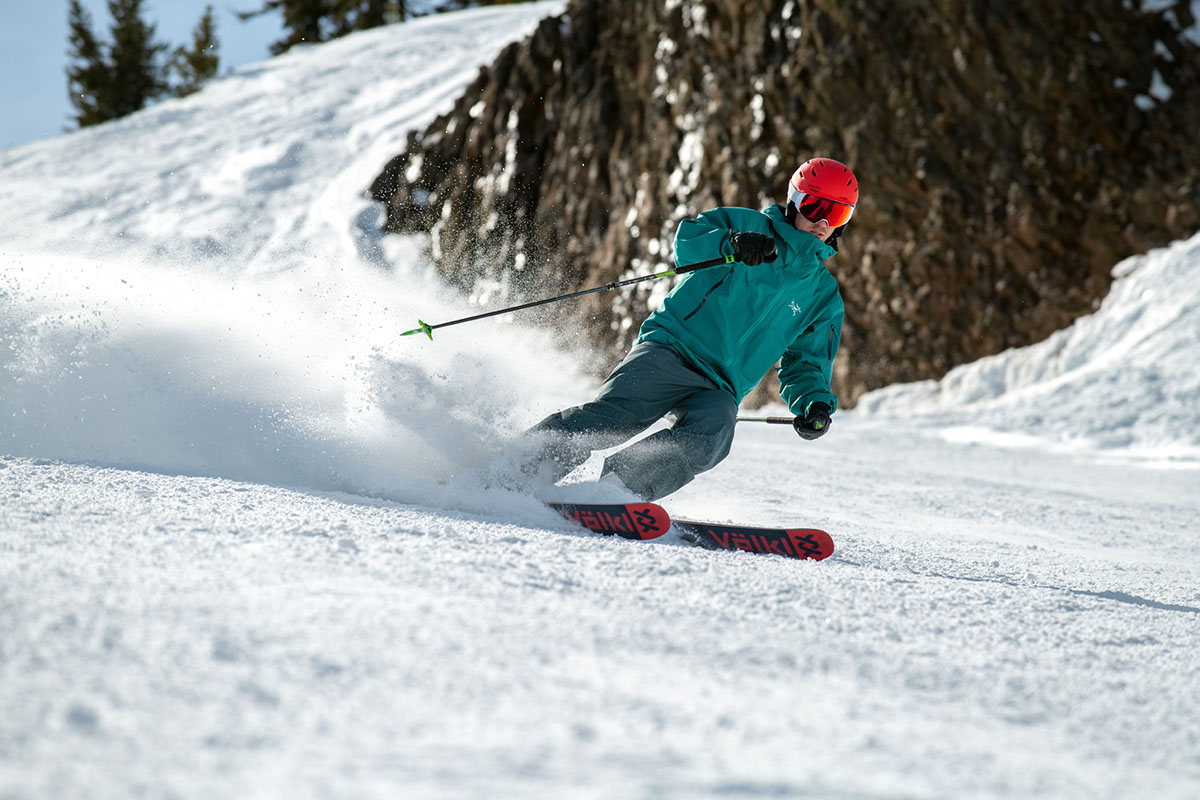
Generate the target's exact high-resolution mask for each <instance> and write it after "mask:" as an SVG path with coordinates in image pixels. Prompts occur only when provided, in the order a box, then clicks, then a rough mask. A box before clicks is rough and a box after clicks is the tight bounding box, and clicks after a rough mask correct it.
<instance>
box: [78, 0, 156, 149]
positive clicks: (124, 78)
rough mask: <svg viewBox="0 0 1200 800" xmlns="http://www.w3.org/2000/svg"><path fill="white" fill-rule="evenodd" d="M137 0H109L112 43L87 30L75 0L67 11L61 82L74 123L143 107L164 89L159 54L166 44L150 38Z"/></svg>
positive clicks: (88, 25)
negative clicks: (67, 59) (64, 73)
mask: <svg viewBox="0 0 1200 800" xmlns="http://www.w3.org/2000/svg"><path fill="white" fill-rule="evenodd" d="M142 2H143V0H109V3H108V11H109V14H111V15H112V18H113V22H112V28H111V33H112V44H111V45H108V46H107V47H106V46H105V45H104V44H102V43H101V42H100V41H99V40H97V38H96V35H95V33H94V32H93V31H92V22H91V16H90V15H89V14H88V13H87V10H86V9H84V8H83V6H82V5H80V3H79V0H70V6H69V11H68V27H69V29H70V33H69V38H68V41H69V43H70V50H69V51H68V55H69V56H70V58H71V59H72V62H73V63H71V64H69V65H68V66H67V85H68V88H69V91H70V93H71V103H72V105H74V106H75V108H76V109H78V112H79V113H77V114H76V115H75V120H76V122H78V123H79V125H80V127H85V126H87V125H95V124H97V123H100V122H106V121H108V120H110V119H116V118H118V117H123V116H125V115H126V114H132V113H133V112H134V111H137V110H139V109H141V108H144V107H145V106H146V104H147V103H149V102H150V101H151V100H153V99H155V98H157V97H161V96H162V95H163V94H165V93H166V92H167V91H168V88H169V87H168V85H167V81H166V72H165V69H164V67H163V66H162V55H163V52H164V51H165V50H166V47H167V46H166V45H165V44H162V43H160V42H158V41H156V40H155V38H154V26H153V25H151V24H148V23H146V22H145V20H143V19H142Z"/></svg>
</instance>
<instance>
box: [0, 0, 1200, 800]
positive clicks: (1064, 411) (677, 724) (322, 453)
mask: <svg viewBox="0 0 1200 800" xmlns="http://www.w3.org/2000/svg"><path fill="white" fill-rule="evenodd" d="M559 9H561V5H560V4H556V3H549V4H537V5H532V6H526V5H506V6H502V7H494V8H490V9H486V10H476V11H471V12H466V13H461V14H451V15H443V16H438V17H433V18H427V19H421V20H417V21H415V22H412V23H408V24H404V25H397V26H392V27H389V28H385V29H382V30H378V31H370V32H366V33H363V34H357V35H354V36H351V37H347V38H346V39H344V40H339V41H337V42H333V43H330V44H327V45H322V46H319V47H311V48H299V49H297V50H296V51H295V52H293V53H289V54H288V55H287V56H284V57H282V58H279V59H272V60H271V61H268V62H264V63H263V64H261V65H256V66H252V67H249V68H247V69H244V70H241V71H239V72H238V74H237V75H235V76H234V77H232V78H230V79H226V80H221V81H218V82H216V83H214V84H213V85H212V86H210V87H208V88H206V89H205V90H204V91H202V92H201V93H200V94H199V95H196V96H194V97H192V98H188V99H186V100H183V101H169V102H166V103H163V104H162V105H160V106H156V107H155V108H153V109H150V110H148V111H146V112H144V113H141V114H137V115H134V116H132V117H130V118H128V119H125V120H121V121H118V122H116V123H113V124H111V125H105V126H101V127H99V128H96V129H93V130H89V131H83V132H79V133H75V134H71V135H69V136H65V137H61V138H57V139H52V140H49V141H46V142H41V143H35V144H32V145H28V146H25V147H21V148H16V149H13V150H8V151H3V152H0V797H2V798H4V800H10V799H12V800H26V798H30V799H32V798H37V799H38V800H45V799H46V798H51V799H53V798H77V797H89V798H93V797H94V798H126V797H131V796H149V797H188V798H210V797H211V798H225V797H243V796H248V797H258V798H288V800H292V799H293V798H300V799H301V800H304V799H306V798H344V797H355V798H381V800H382V798H395V797H404V798H406V800H408V799H410V798H416V799H417V800H420V799H421V798H431V799H436V800H446V798H451V799H452V800H453V799H454V798H480V797H514V798H516V797H538V798H542V797H553V798H608V797H655V798H679V800H694V799H695V798H721V799H722V800H728V799H729V798H739V797H746V798H761V797H763V796H774V797H789V798H792V797H796V798H899V797H904V798H909V797H911V798H947V800H951V799H953V800H958V798H962V797H973V798H1013V797H1021V798H1053V799H1054V800H1062V799H1063V798H1068V799H1070V798H1080V799H1081V800H1083V799H1084V798H1086V800H1096V798H1112V799H1113V800H1117V799H1118V798H1119V799H1120V800H1124V798H1128V797H1138V796H1146V797H1154V798H1167V799H1168V800H1174V799H1176V798H1178V799H1179V800H1183V799H1184V798H1189V799H1190V798H1194V797H1196V796H1198V795H1200V761H1198V760H1197V753H1198V752H1200V740H1198V739H1197V732H1196V726H1195V725H1194V724H1192V717H1194V709H1195V708H1197V707H1200V694H1198V693H1200V663H1198V662H1197V659H1196V658H1195V655H1194V653H1195V645H1196V633H1197V630H1198V627H1197V626H1198V624H1200V592H1198V591H1197V586H1200V547H1198V545H1197V537H1196V530H1197V529H1198V528H1200V492H1197V491H1196V486H1197V483H1196V475H1197V473H1196V471H1195V470H1194V469H1172V470H1163V469H1157V468H1149V467H1148V466H1147V465H1146V464H1145V463H1143V461H1142V460H1140V458H1133V459H1130V458H1125V459H1123V460H1122V463H1120V464H1115V465H1114V464H1111V463H1107V462H1106V460H1104V459H1097V458H1095V457H1094V453H1095V451H1096V449H1097V448H1103V450H1102V452H1104V453H1113V454H1130V453H1142V452H1143V451H1144V450H1149V449H1150V448H1158V449H1157V450H1155V452H1156V453H1158V455H1159V456H1160V457H1163V458H1171V459H1172V461H1171V463H1172V464H1176V465H1180V466H1188V465H1189V464H1191V463H1192V462H1190V461H1188V458H1189V456H1187V452H1186V448H1189V447H1192V446H1193V445H1194V444H1195V431H1196V426H1195V425H1194V424H1193V423H1189V422H1188V418H1187V404H1188V402H1192V403H1193V406H1192V407H1193V408H1194V407H1195V405H1194V398H1195V388H1194V387H1195V380H1196V378H1195V376H1196V374H1197V364H1198V363H1200V357H1198V356H1197V353H1196V349H1197V348H1196V340H1195V338H1194V337H1195V334H1196V322H1195V321H1196V318H1195V307H1196V297H1195V286H1194V284H1195V283H1196V281H1195V280H1194V275H1195V255H1196V254H1195V249H1196V244H1195V242H1194V240H1193V241H1192V242H1187V243H1179V244H1177V245H1174V246H1172V247H1171V248H1168V249H1166V250H1163V251H1157V252H1155V253H1152V254H1149V255H1148V256H1146V257H1145V258H1142V259H1135V260H1132V261H1130V262H1127V264H1125V265H1124V266H1123V267H1122V268H1121V272H1122V274H1123V275H1124V277H1122V278H1121V279H1120V280H1119V281H1118V283H1117V284H1116V286H1115V287H1114V291H1113V296H1112V297H1110V298H1109V300H1108V301H1106V303H1105V306H1104V308H1103V309H1101V311H1100V312H1098V313H1097V314H1095V315H1093V316H1092V317H1090V318H1088V319H1087V320H1081V321H1080V323H1079V324H1078V325H1077V326H1076V327H1075V328H1073V329H1072V330H1071V331H1066V332H1063V333H1062V334H1059V335H1058V336H1057V337H1056V338H1055V339H1053V340H1052V341H1051V342H1047V343H1043V344H1042V345H1039V346H1037V347H1035V348H1030V349H1027V350H1024V351H1018V352H1014V353H1009V354H1004V355H1002V356H999V357H997V359H994V360H990V361H989V362H986V363H981V364H979V365H973V366H970V367H965V368H963V371H961V372H958V373H955V376H954V377H952V378H951V379H948V380H947V381H946V382H945V383H944V384H943V385H942V386H934V385H925V386H917V387H897V388H895V389H891V390H887V391H885V392H883V393H881V394H879V395H875V396H872V397H871V398H869V400H868V403H867V406H868V407H869V408H871V409H872V410H871V411H869V412H868V413H857V412H856V413H850V414H839V415H837V419H836V420H835V424H834V426H833V428H832V430H831V432H830V434H829V435H828V436H826V437H824V438H823V439H821V440H819V441H817V442H813V443H804V442H800V441H799V440H798V439H797V438H796V437H795V436H794V435H792V434H791V432H790V431H789V430H786V429H781V427H782V426H779V427H776V426H766V425H759V426H755V425H747V426H746V427H745V428H744V429H740V430H739V431H738V434H737V438H736V441H735V442H734V446H733V451H732V453H731V455H730V457H729V458H728V459H727V460H726V461H725V462H724V463H722V464H721V465H720V466H719V467H718V468H717V469H714V470H713V471H711V472H709V473H706V474H705V475H702V476H700V478H699V479H698V480H696V481H695V482H694V483H692V484H691V485H689V486H687V487H685V488H684V489H683V490H681V491H680V492H678V493H676V494H675V495H673V496H671V497H669V498H666V499H665V500H664V505H665V506H666V507H667V509H668V510H669V511H671V512H674V513H677V514H678V515H679V516H687V517H694V518H701V519H703V518H710V519H713V520H717V521H721V520H724V521H731V522H747V523H751V522H756V523H761V524H773V525H793V526H794V525H803V526H816V527H822V528H825V529H827V530H829V531H830V532H831V533H832V535H833V537H834V540H835V542H836V545H837V551H836V552H835V553H834V555H833V556H832V557H831V558H829V559H828V560H826V561H823V562H820V563H813V562H796V561H790V560H785V559H781V558H772V557H753V556H748V555H746V554H733V553H713V552H708V551H704V550H700V549H697V548H693V547H687V546H684V545H683V544H682V543H681V542H679V541H678V540H677V539H673V538H672V537H671V536H667V537H664V539H663V540H659V541H658V542H656V543H636V542H630V541H626V540H610V539H605V538H602V537H598V536H593V535H590V534H588V533H586V532H584V531H582V530H580V529H578V528H575V527H573V526H571V525H570V524H568V523H567V522H566V521H565V520H562V519H561V518H559V517H557V516H555V515H554V514H553V513H552V512H550V511H548V510H547V509H545V508H544V507H543V506H542V505H541V504H539V503H538V502H536V501H535V500H533V499H532V498H530V497H527V496H523V495H519V494H514V493H510V492H505V491H502V490H500V489H496V488H491V487H490V486H489V485H488V481H487V480H486V478H487V473H486V470H482V471H481V470H480V465H482V464H487V463H489V461H490V460H491V459H493V458H494V457H495V455H496V454H497V453H498V452H502V451H503V448H504V444H505V442H506V440H508V439H509V438H510V437H511V436H512V434H513V433H514V432H515V431H517V430H519V429H520V428H521V427H523V426H525V425H528V424H530V423H532V422H534V421H536V419H538V418H539V416H541V415H542V414H544V413H546V412H547V411H549V410H552V409H554V408H558V407H562V406H564V405H566V404H568V403H572V402H577V401H579V400H582V399H584V398H585V397H586V396H587V395H588V394H589V393H590V392H591V391H592V390H593V389H594V384H593V382H592V381H591V380H590V379H588V378H585V377H583V376H581V375H579V374H578V372H577V371H576V370H575V369H574V366H573V362H572V359H570V358H569V357H568V356H566V355H564V354H562V353H560V352H559V351H558V350H556V349H555V348H554V346H553V345H554V341H552V339H551V337H550V336H548V335H545V334H543V333H541V332H539V331H536V330H533V329H531V328H527V327H524V326H522V325H520V324H517V323H515V322H514V321H512V320H506V319H494V320H489V321H486V322H483V323H477V324H474V325H463V326H460V327H454V328H450V329H447V330H445V331H440V332H438V334H437V335H436V337H435V341H434V342H432V343H431V342H428V341H426V340H424V339H421V338H418V337H409V338H407V339H399V338H398V336H397V334H398V333H399V332H401V331H404V330H406V329H409V328H411V327H413V326H414V325H415V323H416V319H417V317H418V316H420V317H422V318H424V319H426V320H427V321H430V322H438V321H443V320H446V319H451V318H454V317H457V316H461V315H464V314H468V313H472V312H473V311H476V310H478V309H474V308H472V307H471V306H469V305H468V304H467V303H466V302H465V301H464V299H463V298H462V297H461V296H460V295H459V294H457V293H456V292H453V291H450V290H448V289H446V288H445V287H444V286H442V285H441V284H440V283H439V282H438V281H437V280H436V279H435V278H434V277H433V270H432V269H431V265H429V264H428V263H426V262H424V260H423V259H422V258H421V256H420V252H421V248H420V245H421V242H420V241H419V240H416V239H395V240H393V239H388V240H381V239H380V238H379V237H378V236H377V235H375V233H374V229H375V227H376V221H377V215H378V209H376V208H375V207H374V206H372V205H371V204H370V203H368V202H367V201H366V200H365V199H364V198H363V197H362V191H363V190H364V189H365V187H366V185H367V183H368V182H369V180H370V179H371V177H373V175H374V174H375V173H376V171H377V170H378V169H379V167H380V166H382V163H383V161H384V160H386V159H387V158H389V157H391V156H392V155H393V154H394V153H395V152H397V151H398V150H399V149H400V148H401V147H402V146H403V140H404V138H405V136H406V135H407V133H408V132H409V131H410V130H415V129H419V127H420V126H421V125H424V124H427V123H428V121H429V120H430V119H432V118H433V115H434V114H436V113H437V112H438V111H439V110H440V108H439V107H440V106H442V105H443V104H445V103H448V102H449V101H450V98H452V97H453V96H454V94H455V93H456V92H458V91H460V90H461V89H462V87H465V86H466V85H467V84H468V83H469V81H470V80H471V79H472V78H473V77H474V75H475V72H476V70H477V68H478V66H479V64H481V63H483V62H486V61H487V60H489V59H490V58H491V57H492V56H493V55H494V54H495V53H496V52H497V51H498V50H499V48H500V47H502V46H503V45H504V44H506V43H507V42H508V41H512V40H514V39H517V38H519V37H521V36H523V35H524V34H525V33H526V32H527V31H529V30H530V29H531V27H532V26H533V25H534V24H535V22H536V20H537V19H538V18H539V17H541V16H543V15H545V14H549V13H556V12H557V11H558V10H559ZM1126 273H1128V274H1126ZM1155 370H1158V371H1157V372H1156V371H1155ZM1130 398H1133V399H1135V400H1137V399H1140V402H1137V403H1133V404H1131V403H1130V402H1129V400H1130ZM1059 406H1061V408H1060V407H1059ZM1131 406H1132V409H1133V410H1131V411H1130V416H1129V417H1128V419H1127V420H1126V419H1125V418H1124V417H1121V416H1120V415H1119V411H1120V409H1130V408H1131ZM893 412H894V413H895V414H897V415H903V416H900V417H896V416H890V414H892V413H893ZM913 413H920V414H922V415H923V417H922V419H921V423H922V424H920V425H914V424H911V414H913ZM1037 415H1043V416H1044V417H1045V419H1046V420H1047V421H1046V422H1045V424H1044V425H1041V427H1039V424H1040V423H1037V422H1036V421H1035V418H1036V416H1037ZM1077 416H1078V417H1080V418H1087V419H1091V420H1094V421H1095V425H1094V426H1093V427H1088V426H1087V425H1086V424H1084V423H1083V422H1081V421H1080V420H1079V419H1077ZM946 425H955V426H958V431H959V433H958V434H957V435H953V436H945V435H943V431H944V430H945V426H946ZM1189 425H1190V427H1189ZM1104 426H1107V427H1104ZM964 430H969V431H970V432H972V433H971V435H970V436H969V437H968V436H967V435H965V434H963V431H964ZM980 430H987V431H991V433H990V434H989V436H990V437H992V438H995V436H997V435H998V434H997V432H1004V431H1021V432H1028V431H1030V430H1033V431H1035V432H1036V433H1038V434H1039V436H1038V437H1026V439H1025V441H1024V445H1025V446H1024V447H1021V448H1011V447H995V446H993V444H994V443H993V442H992V441H991V440H990V439H989V438H988V436H983V435H977V432H978V431H980ZM1060 435H1061V436H1062V437H1063V438H1061V439H1058V440H1056V439H1055V438H1054V437H1056V436H1060ZM1085 435H1086V436H1088V437H1091V438H1089V442H1090V444H1089V445H1088V448H1087V449H1086V452H1084V451H1083V450H1081V448H1079V447H1076V446H1074V445H1075V443H1077V442H1078V441H1079V440H1082V438H1083V437H1084V436H1085ZM1055 441H1058V442H1059V445H1061V444H1063V443H1064V442H1068V441H1071V442H1072V446H1071V447H1067V446H1059V445H1056V444H1054V442H1055ZM570 490H571V489H570V488H568V489H566V490H564V491H570ZM576 490H579V491H582V487H576Z"/></svg>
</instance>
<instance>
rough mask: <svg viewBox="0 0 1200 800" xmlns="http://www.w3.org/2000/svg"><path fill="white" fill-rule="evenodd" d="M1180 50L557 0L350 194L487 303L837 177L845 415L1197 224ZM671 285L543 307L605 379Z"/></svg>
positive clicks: (985, 15)
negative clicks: (559, 319)
mask: <svg viewBox="0 0 1200 800" xmlns="http://www.w3.org/2000/svg"><path fill="white" fill-rule="evenodd" d="M1198 45H1200V21H1198V20H1197V19H1196V18H1195V17H1194V16H1193V12H1192V5H1191V4H1190V2H1178V3H1174V4H1170V3H1165V2H1142V3H1139V2H1130V1H1128V0H1127V2H1123V3H1122V2H1117V1H1116V0H1107V1H1106V2H1099V3H1097V2H1091V0H1067V1H1066V2H1062V3H1050V4H1046V3H1042V2H1038V1H1037V0H1011V2H1007V3H1002V4H997V3H980V2H971V0H934V1H933V2H928V1H927V2H922V3H909V2H892V1H891V0H574V1H573V2H572V3H571V4H570V6H569V7H568V10H567V13H566V14H565V15H563V16H562V17H560V18H554V19H547V20H545V21H543V22H542V24H541V25H540V27H539V28H538V29H537V31H536V32H535V33H534V34H533V35H532V36H531V37H530V38H529V39H528V40H526V41H524V42H522V43H519V44H515V45H513V46H511V47H509V48H508V49H506V50H505V51H504V52H503V54H502V55H501V56H500V57H499V59H498V60H497V61H496V62H495V63H494V64H492V65H491V66H490V67H489V68H486V69H484V70H482V72H481V74H480V75H479V77H478V79H477V80H476V81H475V82H474V84H473V85H472V86H471V87H470V88H469V90H468V91H467V92H466V93H465V94H464V96H463V97H462V99H461V100H460V101H459V102H458V103H457V105H456V106H455V108H454V109H453V110H452V111H451V112H450V113H449V114H447V115H445V116H443V117H441V118H439V119H438V120H437V121H436V122H435V123H434V124H433V125H431V126H430V127H429V128H428V129H427V130H425V131H423V132H420V133H418V134H414V135H413V136H412V137H411V139H410V141H409V144H408V147H407V150H406V151H405V152H404V153H402V154H399V155H398V156H397V157H396V158H395V159H394V160H393V161H392V162H391V163H390V164H389V165H388V166H387V168H386V170H385V172H384V173H383V174H381V175H380V176H379V178H378V179H377V180H376V182H375V184H374V185H373V187H372V192H373V195H374V196H375V197H376V198H377V199H379V200H381V201H382V202H384V203H385V204H386V207H387V222H386V224H387V229H388V230H389V231H394V232H412V231H430V232H432V234H433V237H432V248H433V254H434V256H435V258H436V260H437V263H438V265H439V269H440V270H441V271H442V272H443V274H444V275H445V277H446V278H447V279H448V280H450V281H451V282H452V283H454V284H457V285H459V286H461V287H463V288H464V289H465V290H467V291H469V292H471V293H472V294H473V295H474V296H475V297H476V298H477V299H478V300H479V301H480V302H481V303H486V304H489V305H490V304H493V303H499V302H502V301H509V302H515V301H517V300H520V299H524V298H526V297H529V296H538V295H542V294H546V293H549V292H559V291H569V290H572V289H576V288H582V287H585V286H589V285H599V284H603V283H606V282H608V281H611V280H614V279H617V278H620V277H628V276H631V275H635V274H641V273H646V272H651V271H655V270H657V269H662V268H666V266H668V265H669V264H670V258H671V242H672V237H673V235H674V231H675V226H676V224H677V222H678V220H680V219H681V218H684V217H688V216H692V215H694V214H696V213H698V212H699V211H702V210H704V209H707V208H711V207H713V206H716V205H742V206H749V207H763V206H765V205H767V204H769V203H772V202H779V201H780V200H781V198H782V197H783V194H784V191H785V186H786V182H787V179H788V177H789V176H790V174H791V172H792V170H794V169H795V167H796V165H797V164H798V163H799V162H800V161H802V160H803V159H804V158H806V157H808V156H809V155H810V154H822V155H828V156H831V157H834V158H838V159H841V160H843V161H846V162H847V163H849V164H850V165H851V166H852V167H853V168H854V170H855V172H856V174H857V175H858V178H859V182H860V185H861V186H862V188H863V197H862V200H861V202H860V206H859V208H858V210H857V212H856V214H855V217H854V220H853V222H852V224H851V226H850V228H849V230H848V233H847V235H846V237H845V238H844V239H843V242H842V250H841V253H840V254H839V255H838V256H836V257H835V258H834V259H832V260H831V261H830V262H829V263H828V266H829V267H830V269H831V270H832V271H833V272H834V274H835V275H836V276H837V277H838V279H839V281H840V282H841V284H842V293H843V297H844V299H845V301H846V310H847V324H846V330H845V335H844V338H843V345H842V351H841V355H840V356H839V359H838V363H837V373H836V387H835V388H836V389H837V390H838V391H839V392H840V393H841V394H842V397H843V401H844V402H846V403H847V404H849V403H852V402H853V400H854V398H856V397H857V396H858V395H860V394H861V393H862V392H863V391H865V390H867V389H870V388H874V387H877V386H881V385H884V384H888V383H892V382H895V381H905V380H913V379H918V378H926V377H936V376H939V375H941V374H942V373H944V372H945V371H946V370H947V369H949V368H950V367H952V366H954V365H955V364H958V363H961V362H964V361H968V360H973V359H976V358H979V357H981V356H984V355H988V354H991V353H995V352H998V351H1000V350H1002V349H1005V348H1008V347H1013V346H1020V345H1025V344H1029V343H1031V342H1034V341H1037V340H1040V339H1042V338H1044V337H1045V336H1047V335H1048V334H1050V333H1051V332H1053V331H1055V330H1057V329H1059V328H1062V327H1064V326H1065V325H1067V324H1069V323H1070V322H1071V321H1072V320H1074V319H1075V318H1076V317H1078V316H1079V315H1081V314H1084V313H1087V312H1089V311H1091V310H1092V309H1094V308H1095V307H1096V305H1097V303H1098V302H1099V300H1100V299H1101V298H1102V297H1103V296H1104V294H1105V293H1106V291H1107V288H1108V286H1109V283H1110V270H1111V268H1112V266H1113V265H1114V264H1115V263H1116V262H1117V261H1118V260H1120V259H1121V258H1123V257H1125V256H1127V255H1130V254H1133V253H1137V252H1142V251H1145V250H1147V249H1149V248H1151V247H1154V246H1158V245H1162V244H1165V243H1167V242H1168V241H1170V240H1172V239H1174V238H1180V237H1183V236H1186V235H1190V234H1191V233H1193V232H1195V231H1196V230H1197V229H1198V228H1200V47H1198ZM667 289H669V285H664V282H654V283H651V284H641V285H640V286H639V288H638V289H636V290H630V291H626V292H621V293H601V294H597V295H590V296H588V297H587V298H586V299H584V300H581V301H573V303H572V305H571V307H570V308H569V309H560V311H561V312H565V313H566V314H567V315H568V316H569V317H570V318H573V319H574V320H584V321H585V322H584V326H583V327H584V332H585V334H586V335H587V336H588V337H589V338H590V339H591V340H592V342H593V343H594V344H596V345H598V346H599V352H601V353H603V354H604V355H605V356H606V361H607V363H611V362H612V360H613V358H614V357H615V356H616V355H618V354H619V353H620V352H621V351H622V350H623V348H625V347H627V346H628V344H629V342H630V340H631V339H632V337H633V336H634V335H635V334H636V331H637V327H638V325H639V324H640V322H641V320H642V319H643V318H644V317H645V315H646V314H647V313H648V312H649V311H650V310H651V308H653V307H654V305H655V304H656V303H657V301H658V299H659V298H661V296H662V295H663V294H665V292H666V290H667ZM572 330H578V328H572Z"/></svg>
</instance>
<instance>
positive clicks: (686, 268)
mask: <svg viewBox="0 0 1200 800" xmlns="http://www.w3.org/2000/svg"><path fill="white" fill-rule="evenodd" d="M734 261H737V259H736V258H735V257H734V256H721V257H720V258H710V259H709V260H708V261H698V262H696V263H695V264H684V265H683V266H682V267H676V268H675V274H676V275H682V274H684V273H685V272H695V271H696V270H698V269H706V268H708V267H715V266H717V265H718V264H732V263H733V262H734Z"/></svg>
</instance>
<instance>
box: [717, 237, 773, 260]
mask: <svg viewBox="0 0 1200 800" xmlns="http://www.w3.org/2000/svg"><path fill="white" fill-rule="evenodd" d="M729 243H730V244H732V245H733V257H734V258H736V259H737V260H738V261H740V262H742V263H743V264H745V265H746V266H748V267H756V266H758V265H759V264H762V263H763V262H766V263H768V264H769V263H770V262H772V261H774V260H775V259H777V258H779V253H777V252H776V251H775V237H774V236H768V235H767V234H765V233H735V234H733V235H732V236H730V237H729Z"/></svg>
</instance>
